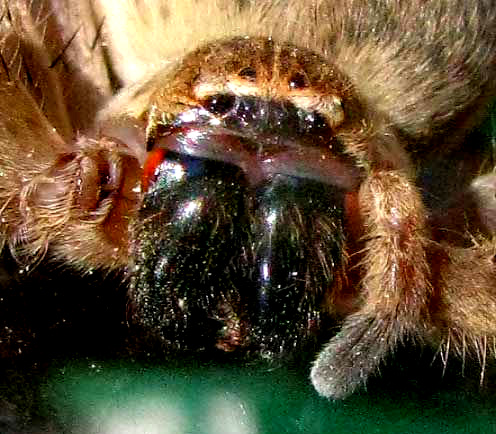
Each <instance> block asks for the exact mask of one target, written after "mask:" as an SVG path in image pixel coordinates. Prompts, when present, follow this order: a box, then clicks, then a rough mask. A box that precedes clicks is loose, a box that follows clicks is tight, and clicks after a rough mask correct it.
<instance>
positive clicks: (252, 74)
mask: <svg viewBox="0 0 496 434" xmlns="http://www.w3.org/2000/svg"><path fill="white" fill-rule="evenodd" d="M238 75H239V76H240V77H241V78H244V79H245V80H246V81H251V82H255V80H256V79H257V71H256V70H255V69H254V68H252V67H251V66H247V67H246V68H243V69H242V70H241V71H239V72H238Z"/></svg>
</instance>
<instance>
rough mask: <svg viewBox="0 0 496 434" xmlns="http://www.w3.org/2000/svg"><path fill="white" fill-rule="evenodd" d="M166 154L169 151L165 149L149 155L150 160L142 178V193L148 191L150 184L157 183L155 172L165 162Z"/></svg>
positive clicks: (144, 168) (148, 159)
mask: <svg viewBox="0 0 496 434" xmlns="http://www.w3.org/2000/svg"><path fill="white" fill-rule="evenodd" d="M166 154H167V150H166V149H163V148H157V149H154V150H153V151H151V152H149V153H148V158H147V159H146V162H145V166H144V167H143V176H142V178H141V191H143V192H144V193H146V192H147V191H148V187H149V186H150V184H151V183H152V182H153V181H155V179H156V174H155V171H156V169H157V167H158V166H159V165H160V163H162V161H164V160H165V155H166Z"/></svg>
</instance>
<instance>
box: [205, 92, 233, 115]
mask: <svg viewBox="0 0 496 434" xmlns="http://www.w3.org/2000/svg"><path fill="white" fill-rule="evenodd" d="M235 103H236V97H235V96H234V95H232V94H227V93H219V94H215V95H212V96H209V97H207V98H205V100H203V102H202V105H203V107H205V109H207V110H208V111H209V112H210V113H212V114H214V115H225V114H226V113H229V112H230V111H231V110H232V109H233V108H234V105H235Z"/></svg>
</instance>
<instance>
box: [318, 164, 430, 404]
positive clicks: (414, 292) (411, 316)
mask: <svg viewBox="0 0 496 434" xmlns="http://www.w3.org/2000/svg"><path fill="white" fill-rule="evenodd" d="M359 202H360V207H361V210H362V212H363V218H364V224H365V230H366V234H367V241H366V243H367V244H366V254H365V260H364V263H363V265H364V267H365V270H366V271H365V277H364V278H363V281H362V291H363V304H362V308H360V309H359V310H358V311H357V312H356V313H354V314H352V315H350V316H349V317H348V318H347V319H346V321H345V323H344V325H343V327H342V329H341V331H340V332H339V334H338V335H337V336H335V337H334V338H333V339H331V340H330V342H329V343H328V344H327V345H326V346H325V347H324V349H323V350H322V351H321V353H320V354H319V356H318V358H317V360H316V361H315V363H314V365H313V368H312V372H311V378H312V382H313V384H314V386H315V387H316V389H317V390H318V392H319V393H320V394H322V395H324V396H327V397H332V398H344V397H346V396H347V395H349V394H351V393H352V392H353V391H354V390H355V389H356V388H357V387H359V386H360V385H362V384H364V383H365V382H366V380H367V378H368V376H369V375H370V374H372V373H373V372H374V371H375V370H377V368H378V366H379V364H380V363H381V361H382V360H383V359H384V357H385V356H386V355H387V354H388V353H389V352H390V351H391V350H392V349H394V347H395V346H396V345H397V343H398V342H399V341H401V340H403V339H404V338H405V337H413V336H415V335H419V334H421V333H422V332H421V331H422V329H423V328H424V327H425V326H424V324H425V322H424V321H425V315H426V312H427V303H428V300H429V297H430V293H431V285H430V283H429V266H428V263H427V259H426V245H427V243H428V237H427V235H428V231H427V229H426V226H425V218H424V215H425V211H424V206H423V204H422V200H421V197H420V194H419V192H418V191H417V189H416V187H415V186H414V184H413V183H412V182H411V181H410V180H409V178H408V176H407V175H406V174H405V173H404V172H402V171H398V170H384V169H376V170H372V173H371V174H370V175H369V177H368V178H367V179H366V180H365V181H364V183H363V184H362V186H361V189H360V192H359ZM419 332H420V333H419Z"/></svg>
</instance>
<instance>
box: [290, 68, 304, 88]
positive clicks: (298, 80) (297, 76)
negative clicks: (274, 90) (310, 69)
mask: <svg viewBox="0 0 496 434" xmlns="http://www.w3.org/2000/svg"><path fill="white" fill-rule="evenodd" d="M306 87H308V80H307V78H306V76H305V74H303V73H301V72H295V73H294V74H293V75H292V76H291V78H290V79H289V88H290V89H291V90H295V89H305V88H306Z"/></svg>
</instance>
